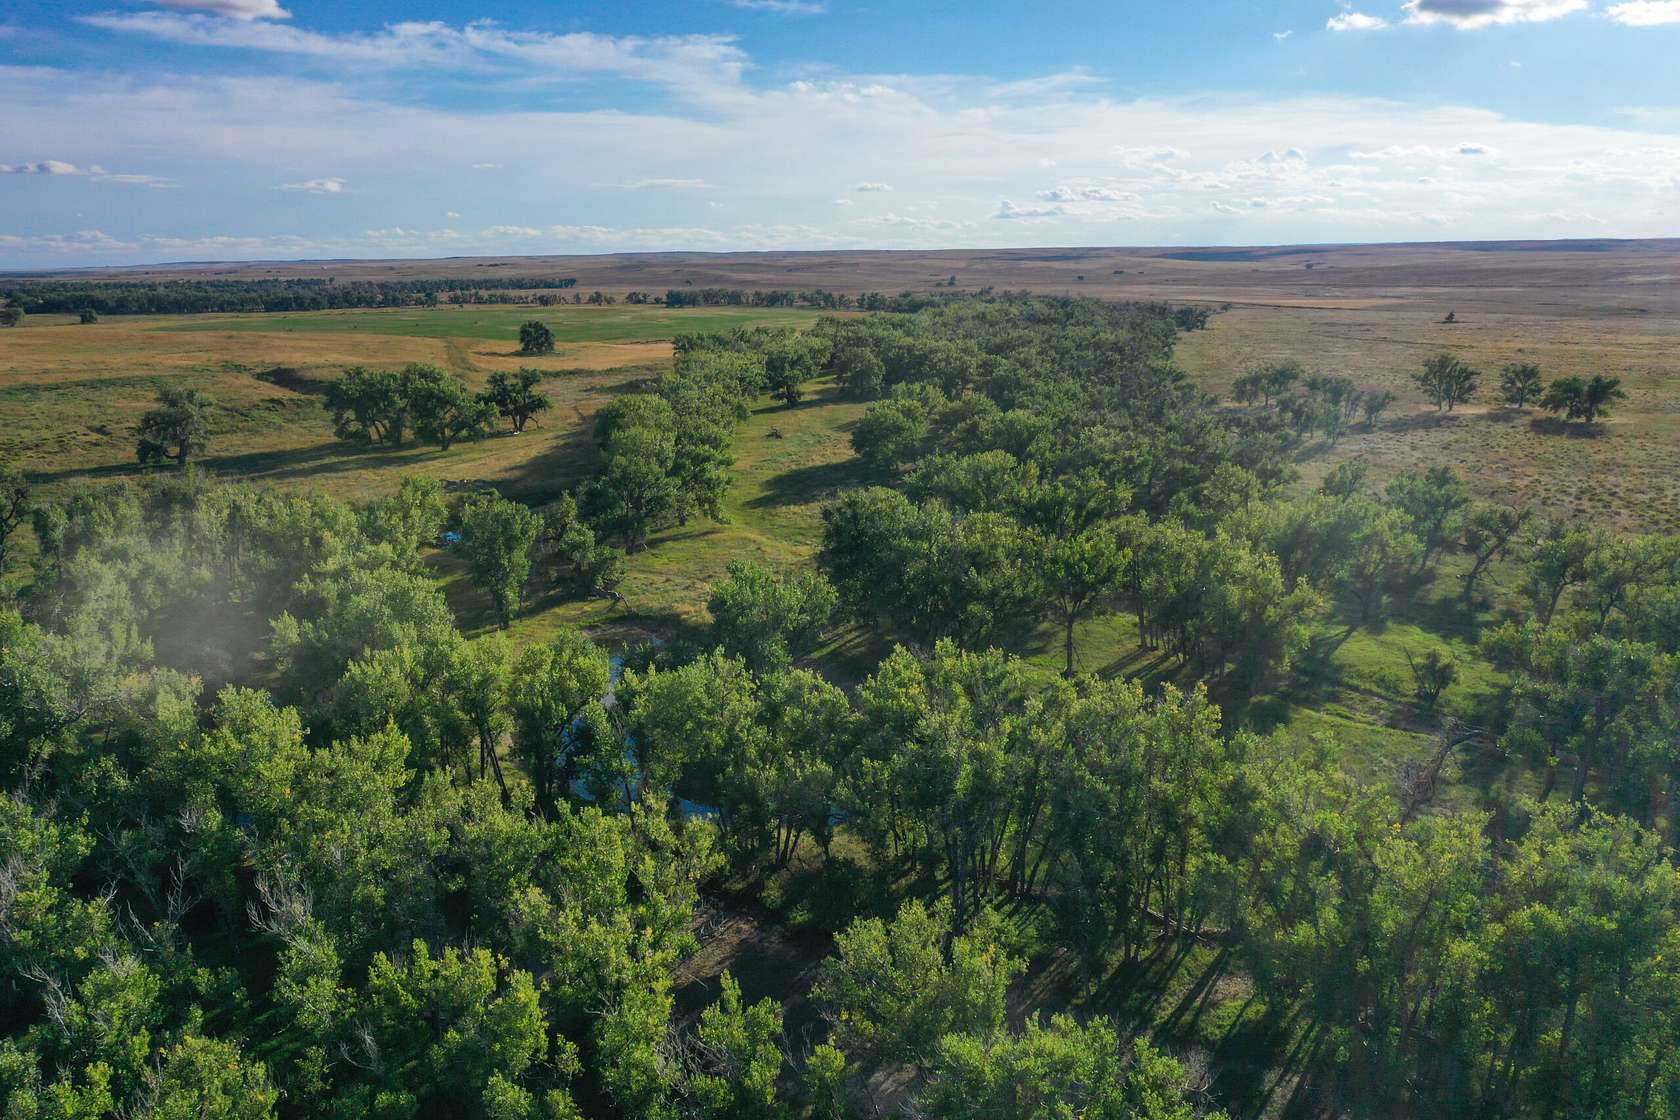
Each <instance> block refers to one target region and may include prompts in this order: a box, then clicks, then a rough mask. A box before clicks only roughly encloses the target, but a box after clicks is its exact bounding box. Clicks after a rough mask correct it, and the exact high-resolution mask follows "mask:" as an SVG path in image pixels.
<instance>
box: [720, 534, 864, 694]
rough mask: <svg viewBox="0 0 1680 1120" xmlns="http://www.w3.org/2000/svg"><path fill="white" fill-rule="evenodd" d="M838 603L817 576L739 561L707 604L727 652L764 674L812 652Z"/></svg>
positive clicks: (828, 584)
mask: <svg viewBox="0 0 1680 1120" xmlns="http://www.w3.org/2000/svg"><path fill="white" fill-rule="evenodd" d="M838 604H839V600H838V597H837V596H836V595H835V592H834V587H833V585H832V584H830V583H829V582H828V580H827V579H825V578H824V577H823V576H822V575H821V574H820V573H818V572H813V571H803V570H800V571H792V572H786V573H778V572H774V571H771V570H770V569H769V568H767V567H765V566H764V565H762V564H758V563H754V562H753V561H750V560H736V561H734V562H733V563H731V564H730V565H729V578H728V579H727V580H725V581H723V582H722V583H720V584H718V585H717V586H716V587H714V588H713V589H712V597H711V601H710V602H709V603H708V606H709V607H710V609H711V612H712V619H713V629H714V631H715V632H716V634H717V637H718V640H719V641H720V642H721V643H722V645H723V648H724V649H725V650H726V651H728V652H729V653H731V654H736V655H739V656H741V657H743V658H745V659H746V662H747V665H748V666H749V667H751V668H752V670H753V671H754V672H758V673H764V672H769V671H772V670H775V669H785V668H786V667H787V666H788V665H790V664H792V662H793V660H794V659H795V658H798V657H803V656H804V655H805V654H807V653H809V652H810V651H811V649H812V648H814V647H815V645H816V643H817V640H818V639H819V638H820V637H821V636H822V632H823V628H824V627H826V626H827V625H828V620H829V619H830V618H832V617H833V616H834V609H835V607H836V606H838Z"/></svg>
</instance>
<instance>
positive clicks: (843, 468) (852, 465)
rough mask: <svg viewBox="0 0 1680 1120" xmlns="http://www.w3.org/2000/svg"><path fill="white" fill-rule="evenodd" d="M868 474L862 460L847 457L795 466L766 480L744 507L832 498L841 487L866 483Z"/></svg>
mask: <svg viewBox="0 0 1680 1120" xmlns="http://www.w3.org/2000/svg"><path fill="white" fill-rule="evenodd" d="M868 481H869V473H868V471H867V470H866V469H865V468H864V464H863V460H861V459H858V458H855V457H848V458H845V459H842V460H840V461H839V462H835V463H818V464H815V465H813V466H809V467H795V468H794V469H793V470H790V471H783V472H782V473H781V474H779V475H775V476H774V477H772V478H769V479H766V480H765V483H764V493H762V494H760V495H759V496H758V497H756V498H753V499H751V500H750V501H748V502H747V503H746V508H747V509H774V508H776V507H778V506H800V505H809V504H811V503H812V502H818V501H821V500H823V499H824V498H829V497H833V496H834V495H835V494H837V493H839V492H840V491H841V490H844V489H849V488H852V487H857V486H863V485H866V484H867V483H868Z"/></svg>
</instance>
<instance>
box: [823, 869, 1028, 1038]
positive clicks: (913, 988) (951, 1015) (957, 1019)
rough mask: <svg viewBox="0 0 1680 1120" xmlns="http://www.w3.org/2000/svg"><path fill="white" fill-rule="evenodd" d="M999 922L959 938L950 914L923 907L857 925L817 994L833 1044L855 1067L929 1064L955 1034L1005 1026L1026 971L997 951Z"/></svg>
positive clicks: (839, 939)
mask: <svg viewBox="0 0 1680 1120" xmlns="http://www.w3.org/2000/svg"><path fill="white" fill-rule="evenodd" d="M998 925H999V923H998V922H996V920H995V919H992V918H990V917H987V918H986V919H985V920H982V921H980V922H977V923H975V926H974V928H973V929H972V930H971V931H970V932H969V933H967V934H965V935H958V936H955V937H953V936H952V928H951V912H950V909H949V908H948V907H946V906H943V905H941V906H935V907H933V908H932V909H929V908H928V907H926V906H924V905H923V904H922V903H920V902H915V901H911V902H907V903H905V904H904V905H903V906H902V907H900V909H899V911H898V915H897V917H895V918H894V919H893V920H892V921H891V922H883V921H881V920H880V919H878V918H868V919H860V920H858V921H856V922H853V923H852V925H851V926H850V927H848V928H847V929H846V930H844V931H843V932H841V933H840V934H839V935H837V936H836V937H835V939H834V942H835V955H834V956H832V957H830V958H829V959H828V960H827V961H825V962H823V966H822V970H821V972H820V973H819V975H818V979H817V983H816V985H815V987H814V988H813V989H812V998H813V1000H814V1001H815V1002H816V1003H817V1004H818V1005H819V1006H821V1007H823V1008H824V1009H825V1012H826V1013H827V1016H828V1018H829V1021H830V1022H831V1023H833V1024H834V1033H833V1035H832V1040H833V1042H834V1043H835V1045H837V1046H838V1047H839V1048H840V1049H841V1050H843V1051H844V1052H845V1053H846V1054H847V1056H848V1057H851V1058H853V1059H854V1060H857V1059H862V1060H872V1061H883V1060H885V1061H908V1062H913V1063H915V1064H917V1065H920V1066H924V1067H925V1066H927V1065H928V1064H929V1063H931V1062H932V1061H933V1059H934V1058H935V1056H936V1055H937V1053H938V1045H939V1040H940V1039H942V1038H944V1037H946V1036H947V1035H950V1034H954V1033H967V1032H973V1033H976V1034H979V1035H982V1036H985V1035H989V1034H992V1033H993V1032H996V1031H997V1030H999V1029H1001V1028H1002V1026H1003V1023H1004V1014H1005V1012H1006V1010H1007V1007H1006V997H1007V995H1008V991H1009V984H1010V982H1011V981H1012V980H1014V979H1015V977H1016V976H1018V975H1020V973H1021V971H1022V969H1023V967H1024V966H1023V964H1022V962H1021V961H1020V960H1019V959H1018V958H1016V957H1013V956H1011V955H1010V954H1009V953H1008V952H1006V951H1005V950H1004V949H1002V948H1001V947H1000V945H999V944H998V942H999V940H1000V930H999V928H998ZM947 946H949V949H948V950H947V948H946V947H947Z"/></svg>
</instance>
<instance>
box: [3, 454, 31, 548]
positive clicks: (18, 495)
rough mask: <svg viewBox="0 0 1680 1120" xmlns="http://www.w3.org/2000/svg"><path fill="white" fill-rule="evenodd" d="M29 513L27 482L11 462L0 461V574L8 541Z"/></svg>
mask: <svg viewBox="0 0 1680 1120" xmlns="http://www.w3.org/2000/svg"><path fill="white" fill-rule="evenodd" d="M29 514H30V504H29V483H28V481H27V480H26V479H25V478H24V477H23V472H22V471H21V470H19V469H18V468H17V467H15V466H13V465H12V464H11V463H0V576H3V575H5V574H6V562H7V560H8V559H10V554H9V553H8V551H7V545H8V542H9V541H10V540H11V538H12V534H13V533H14V532H16V531H17V528H18V526H20V525H22V524H23V522H24V520H25V519H26V518H27V517H28V516H29Z"/></svg>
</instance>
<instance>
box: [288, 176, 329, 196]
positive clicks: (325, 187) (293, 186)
mask: <svg viewBox="0 0 1680 1120" xmlns="http://www.w3.org/2000/svg"><path fill="white" fill-rule="evenodd" d="M274 189H275V190H277V191H289V192H292V193H294V194H343V193H344V180H343V179H340V178H337V177H336V176H335V177H333V178H330V179H305V180H303V181H302V182H301V183H281V184H280V185H279V186H277V187H275V188H274Z"/></svg>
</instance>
